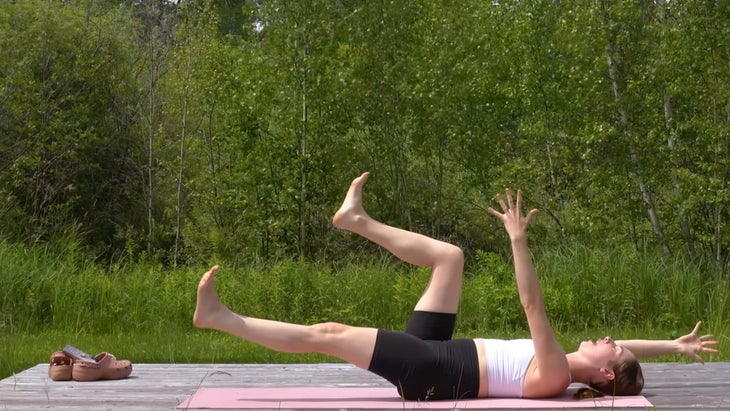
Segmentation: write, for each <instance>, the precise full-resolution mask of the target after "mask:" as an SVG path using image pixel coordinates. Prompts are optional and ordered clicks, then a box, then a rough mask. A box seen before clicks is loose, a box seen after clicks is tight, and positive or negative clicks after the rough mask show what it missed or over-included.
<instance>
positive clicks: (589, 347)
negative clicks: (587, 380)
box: [578, 337, 634, 368]
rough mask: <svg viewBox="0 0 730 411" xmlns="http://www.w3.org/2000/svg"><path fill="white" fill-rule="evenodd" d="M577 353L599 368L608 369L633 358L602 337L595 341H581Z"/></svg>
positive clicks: (620, 347)
mask: <svg viewBox="0 0 730 411" xmlns="http://www.w3.org/2000/svg"><path fill="white" fill-rule="evenodd" d="M578 351H579V352H580V353H582V354H583V355H584V356H585V357H586V358H588V359H590V360H592V362H594V363H595V364H596V365H597V366H599V367H609V368H610V367H613V364H616V363H617V362H619V361H622V360H626V359H631V358H633V357H634V354H633V353H632V352H631V351H629V350H628V349H626V348H624V347H622V346H620V345H618V344H616V342H614V341H613V339H611V337H604V338H602V339H600V340H596V341H590V340H589V341H583V342H582V343H581V344H580V347H579V348H578Z"/></svg>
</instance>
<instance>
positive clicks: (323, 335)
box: [193, 266, 377, 370]
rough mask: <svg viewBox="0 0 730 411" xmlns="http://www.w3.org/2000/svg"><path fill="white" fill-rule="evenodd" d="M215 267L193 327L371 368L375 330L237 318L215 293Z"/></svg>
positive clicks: (204, 281)
mask: <svg viewBox="0 0 730 411" xmlns="http://www.w3.org/2000/svg"><path fill="white" fill-rule="evenodd" d="M217 271H218V266H214V267H213V268H211V269H210V271H208V272H206V273H205V274H204V275H203V277H202V278H201V279H200V283H199V284H198V300H197V305H196V307H195V314H194V315H193V324H194V325H195V326H196V327H198V328H211V329H215V330H219V331H223V332H226V333H228V334H231V335H234V336H236V337H239V338H242V339H244V340H247V341H251V342H253V343H256V344H259V345H262V346H264V347H267V348H269V349H272V350H276V351H281V352H287V353H308V352H317V353H321V354H327V355H332V356H334V357H337V358H340V359H342V360H344V361H347V362H349V363H350V364H353V365H355V366H357V367H360V368H363V369H365V370H367V369H368V367H369V366H370V361H371V359H372V356H373V349H374V347H375V339H376V336H377V330H376V329H374V328H365V327H352V326H348V325H344V324H337V323H325V324H316V325H311V326H306V325H300V324H291V323H284V322H280V321H271V320H263V319H259V318H253V317H245V316H242V315H238V314H236V313H234V312H232V311H231V310H229V309H228V307H226V306H225V305H223V304H222V303H221V302H220V300H219V299H218V294H217V292H216V290H215V275H216V273H217Z"/></svg>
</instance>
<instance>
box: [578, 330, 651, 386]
mask: <svg viewBox="0 0 730 411" xmlns="http://www.w3.org/2000/svg"><path fill="white" fill-rule="evenodd" d="M578 351H579V352H580V353H581V355H582V356H583V358H585V360H586V361H587V362H588V363H589V364H592V367H596V368H595V370H596V371H595V372H593V373H592V377H591V379H590V383H589V385H590V386H591V388H593V389H595V390H597V391H600V392H602V393H604V394H608V395H637V394H639V393H640V392H641V390H642V389H643V388H644V375H643V374H642V372H641V366H640V365H639V362H638V361H637V360H636V356H634V353H632V352H631V351H630V350H628V349H626V348H625V347H622V346H620V345H617V344H616V343H615V342H614V341H613V340H612V339H611V337H605V338H603V339H600V340H596V341H595V342H593V341H584V342H583V343H582V344H581V346H580V348H579V349H578Z"/></svg>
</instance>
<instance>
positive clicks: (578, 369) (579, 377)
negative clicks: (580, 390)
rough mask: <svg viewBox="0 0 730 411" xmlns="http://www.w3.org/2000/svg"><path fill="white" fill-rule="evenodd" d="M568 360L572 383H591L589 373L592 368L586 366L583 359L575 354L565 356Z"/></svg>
mask: <svg viewBox="0 0 730 411" xmlns="http://www.w3.org/2000/svg"><path fill="white" fill-rule="evenodd" d="M565 357H566V358H567V359H568V368H569V369H570V376H571V379H572V381H573V382H580V383H583V384H588V383H590V381H591V371H592V369H593V367H591V366H590V365H588V364H587V363H586V361H585V359H584V358H583V357H582V356H581V355H580V354H578V353H577V352H572V353H570V354H566V355H565Z"/></svg>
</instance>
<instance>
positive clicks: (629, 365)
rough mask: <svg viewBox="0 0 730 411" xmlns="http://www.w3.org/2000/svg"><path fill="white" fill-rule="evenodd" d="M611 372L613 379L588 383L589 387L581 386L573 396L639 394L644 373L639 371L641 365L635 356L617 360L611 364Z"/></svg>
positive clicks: (580, 397) (642, 384) (593, 396)
mask: <svg viewBox="0 0 730 411" xmlns="http://www.w3.org/2000/svg"><path fill="white" fill-rule="evenodd" d="M613 374H614V378H613V380H610V381H604V382H601V383H590V384H589V386H590V387H591V388H581V389H580V390H578V392H576V393H575V394H574V397H575V398H577V399H582V398H596V397H602V396H604V395H613V396H622V395H639V393H641V390H642V389H643V388H644V374H643V373H642V372H641V365H639V362H638V361H637V360H636V359H635V358H632V359H630V360H626V361H622V362H617V363H616V364H615V365H614V366H613Z"/></svg>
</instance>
